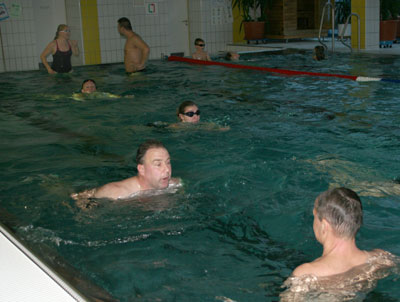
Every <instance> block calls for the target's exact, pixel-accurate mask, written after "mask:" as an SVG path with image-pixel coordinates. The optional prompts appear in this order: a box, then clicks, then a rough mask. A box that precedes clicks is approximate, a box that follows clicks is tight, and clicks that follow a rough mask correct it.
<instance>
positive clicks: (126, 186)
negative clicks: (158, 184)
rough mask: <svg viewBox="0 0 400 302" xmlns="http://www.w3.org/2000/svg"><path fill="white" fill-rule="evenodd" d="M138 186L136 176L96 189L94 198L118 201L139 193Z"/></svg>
mask: <svg viewBox="0 0 400 302" xmlns="http://www.w3.org/2000/svg"><path fill="white" fill-rule="evenodd" d="M139 190H140V188H139V184H138V181H137V178H136V176H134V177H131V178H128V179H124V180H121V181H116V182H110V183H108V184H105V185H104V186H102V187H100V188H98V189H96V192H95V194H94V197H95V198H110V199H120V198H126V197H128V196H129V195H131V194H133V193H136V192H137V191H139Z"/></svg>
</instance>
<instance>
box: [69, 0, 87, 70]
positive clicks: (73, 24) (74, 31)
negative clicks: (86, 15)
mask: <svg viewBox="0 0 400 302" xmlns="http://www.w3.org/2000/svg"><path fill="white" fill-rule="evenodd" d="M65 10H66V17H67V24H68V26H69V27H70V30H71V37H70V39H71V40H77V41H78V46H79V51H80V55H79V56H78V57H76V56H74V55H73V56H72V57H71V64H72V65H73V66H76V65H82V64H84V62H85V60H84V59H85V56H84V53H83V37H82V23H81V11H80V5H79V0H65Z"/></svg>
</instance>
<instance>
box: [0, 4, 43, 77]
mask: <svg viewBox="0 0 400 302" xmlns="http://www.w3.org/2000/svg"><path fill="white" fill-rule="evenodd" d="M2 3H4V4H5V5H6V7H7V9H8V13H9V15H10V17H9V18H8V19H6V20H3V21H0V28H1V41H2V43H3V45H1V49H0V72H5V71H22V70H32V69H37V68H38V67H37V54H36V34H35V25H34V18H33V8H32V0H19V1H10V0H3V1H2ZM12 4H14V5H17V7H20V8H21V10H20V11H18V10H12V9H11V7H12ZM14 7H15V6H14ZM1 41H0V44H1ZM2 50H4V53H3V51H2Z"/></svg>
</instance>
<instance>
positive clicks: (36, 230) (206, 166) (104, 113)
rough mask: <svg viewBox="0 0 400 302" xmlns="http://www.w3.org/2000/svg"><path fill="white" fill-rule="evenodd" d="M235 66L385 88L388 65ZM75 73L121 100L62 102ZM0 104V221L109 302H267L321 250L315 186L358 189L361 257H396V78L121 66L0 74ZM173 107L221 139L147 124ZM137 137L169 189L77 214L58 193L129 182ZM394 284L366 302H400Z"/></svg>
mask: <svg viewBox="0 0 400 302" xmlns="http://www.w3.org/2000/svg"><path fill="white" fill-rule="evenodd" d="M240 64H246V65H254V66H264V67H270V68H282V69H290V70H303V71H312V72H323V73H334V74H346V75H359V76H369V77H383V78H391V79H400V77H399V75H398V70H399V68H400V59H399V58H398V57H396V56H382V57H374V56H371V55H366V54H356V53H355V54H337V55H333V56H332V55H331V56H328V59H327V60H325V61H320V62H317V61H313V60H312V53H311V51H300V52H299V51H282V52H275V53H272V54H262V55H260V54H258V55H251V54H248V55H243V56H242V57H241V61H240ZM87 78H92V79H94V80H95V81H96V82H97V89H98V91H103V92H109V93H112V94H116V95H119V96H121V98H117V99H115V98H106V97H100V98H91V99H83V100H79V101H77V100H74V99H73V98H72V94H73V93H74V92H78V91H79V90H80V86H81V83H82V81H83V80H84V79H87ZM0 95H1V111H0V116H1V118H0V129H1V133H2V148H1V150H0V167H1V176H0V181H1V189H0V190H1V191H0V192H1V193H0V194H1V195H0V196H1V197H0V209H1V210H0V212H1V220H2V222H3V223H5V224H7V225H8V226H10V227H12V229H13V230H14V231H15V232H16V234H17V235H18V236H20V237H21V238H23V240H24V241H25V242H26V243H27V244H28V245H29V246H30V247H31V248H32V249H33V250H38V251H40V252H41V253H43V254H42V255H41V256H42V258H44V259H48V260H49V262H51V261H52V259H53V258H54V254H56V255H57V257H61V258H63V259H65V261H66V262H68V263H69V264H70V265H71V266H72V267H73V268H74V270H77V271H79V272H80V273H81V274H82V276H84V277H85V278H87V279H88V280H90V281H93V282H94V283H95V284H96V285H98V286H99V287H101V288H103V289H104V290H105V291H106V292H108V293H109V294H110V295H111V296H113V297H115V298H116V299H118V300H120V301H122V302H128V301H192V302H197V301H198V302H203V301H229V300H228V299H231V300H233V301H237V302H245V301H277V300H278V297H279V293H281V292H282V291H283V289H282V288H281V285H282V283H283V282H284V280H285V279H286V278H287V277H288V276H289V275H290V273H291V272H292V270H293V269H294V268H295V267H296V266H298V265H299V264H301V263H304V262H309V261H311V260H313V259H314V258H316V257H318V256H320V254H321V251H322V249H321V246H320V245H319V244H318V243H317V241H316V240H315V239H314V235H313V229H312V223H313V215H312V208H313V204H314V200H315V198H316V196H317V195H318V194H319V193H321V192H322V191H325V190H327V189H328V188H329V186H336V185H340V186H346V187H349V188H351V189H353V190H355V191H356V192H357V193H359V195H360V196H361V200H362V202H363V207H364V225H363V226H362V228H361V230H360V232H359V234H358V237H357V242H358V244H359V247H360V248H362V249H368V250H369V249H374V248H382V249H384V250H387V251H390V252H391V253H393V254H396V255H400V243H399V237H400V226H399V223H398V221H399V216H400V207H399V205H400V168H399V165H398V163H399V162H400V155H399V149H400V126H399V125H400V115H399V112H400V101H399V96H400V84H397V83H390V82H362V83H360V82H355V81H351V80H347V79H340V78H326V77H311V76H285V75H279V74H273V73H268V72H260V71H252V70H240V69H229V68H223V67H220V66H199V65H191V64H186V63H180V62H168V61H150V62H149V64H148V67H147V70H146V72H143V73H140V74H137V75H135V76H127V75H126V74H125V72H124V67H123V64H111V65H99V66H84V67H76V68H75V69H74V72H73V73H71V74H60V75H55V76H54V75H48V74H46V73H45V72H43V71H31V72H15V73H1V74H0ZM185 100H191V101H194V102H196V103H197V105H198V107H199V109H200V110H201V121H203V122H213V123H216V124H219V125H221V126H229V127H230V130H229V131H217V130H207V129H204V128H202V127H190V128H185V129H169V128H165V127H154V126H149V125H154V124H155V125H157V124H158V123H156V122H164V123H175V122H176V121H177V119H176V109H177V107H178V106H179V104H180V103H181V102H182V101H185ZM147 139H157V140H160V141H162V142H163V143H164V144H165V146H166V147H167V149H168V151H169V153H170V155H171V162H172V175H173V176H174V177H180V178H181V179H182V180H183V183H184V186H183V188H182V189H181V190H179V191H178V192H177V193H175V194H164V195H157V196H153V197H143V198H141V199H140V200H138V199H133V200H125V201H119V202H111V201H107V200H101V201H99V206H98V207H94V208H92V209H89V210H82V209H80V208H78V207H77V206H76V204H75V201H74V200H73V199H71V198H70V194H71V193H73V192H79V191H83V190H85V189H89V188H94V187H97V186H100V185H103V184H105V183H108V182H111V181H116V180H121V179H124V178H127V177H130V176H132V175H135V174H136V163H135V156H136V150H137V147H138V146H139V144H141V143H142V142H143V141H145V140H147ZM43 247H45V248H43ZM47 250H49V251H51V253H48V254H47V252H44V251H47ZM397 279H398V275H391V276H389V277H387V278H385V279H383V280H380V281H379V283H378V285H377V287H376V288H375V289H374V290H373V291H372V292H371V293H369V294H368V295H367V296H366V298H365V301H400V298H399V294H398V293H399V292H400V283H399V282H398V281H397V282H396V280H397ZM84 294H85V292H84ZM105 300H106V299H105Z"/></svg>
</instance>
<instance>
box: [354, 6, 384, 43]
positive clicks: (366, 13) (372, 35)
mask: <svg viewBox="0 0 400 302" xmlns="http://www.w3.org/2000/svg"><path fill="white" fill-rule="evenodd" d="M379 7H380V6H379V0H351V12H352V13H356V14H358V15H359V16H360V43H361V45H360V49H365V50H369V49H377V48H379ZM357 24H358V22H357V17H354V16H352V17H351V47H353V48H354V49H357V43H358V28H357Z"/></svg>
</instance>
